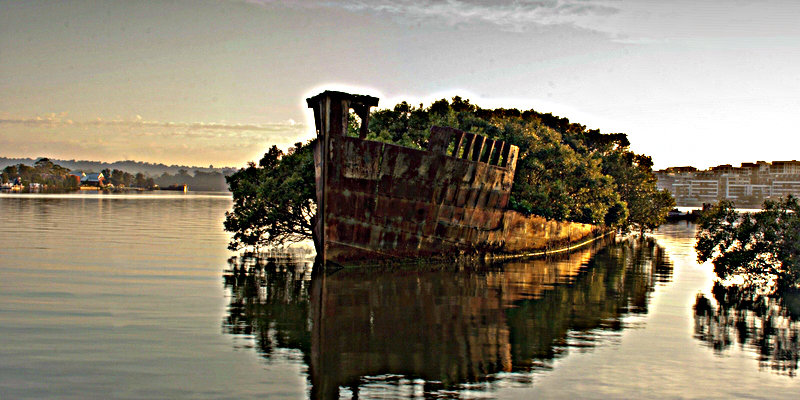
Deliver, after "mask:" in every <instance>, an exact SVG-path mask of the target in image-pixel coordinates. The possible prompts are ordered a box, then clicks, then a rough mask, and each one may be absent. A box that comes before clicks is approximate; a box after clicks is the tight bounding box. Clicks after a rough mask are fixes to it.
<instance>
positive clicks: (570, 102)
mask: <svg viewBox="0 0 800 400" xmlns="http://www.w3.org/2000/svg"><path fill="white" fill-rule="evenodd" d="M798 16H800V2H796V1H739V0H725V1H723V0H718V1H717V0H706V1H696V0H693V1H683V0H673V1H648V0H498V1H475V0H471V1H457V0H416V1H409V0H363V1H362V0H342V1H328V0H308V1H280V0H251V1H244V0H242V1H235V0H218V1H202V0H192V1H163V2H160V1H150V2H116V1H114V2H111V1H109V2H94V1H75V2H70V1H64V2H38V1H24V2H6V1H2V0H0V156H5V157H40V156H46V157H51V158H60V159H88V160H99V161H115V160H123V159H134V160H139V161H148V162H163V163H165V164H181V165H196V166H207V165H214V166H242V165H244V164H245V163H246V162H247V161H251V160H256V161H257V160H258V159H259V158H260V157H261V155H262V154H263V153H264V151H265V150H266V149H267V148H268V147H269V146H271V145H273V144H276V145H278V146H279V147H281V148H284V149H285V148H287V147H288V146H290V145H291V144H293V143H295V142H297V141H304V140H308V139H310V138H312V137H313V136H314V133H313V128H312V127H313V120H312V119H311V118H312V117H311V114H310V112H309V110H308V109H307V108H306V106H305V98H306V97H310V96H312V95H314V94H316V93H318V92H320V91H322V90H326V89H335V90H343V89H344V90H347V91H350V92H354V93H360V94H372V95H376V96H378V97H380V104H379V107H381V108H385V107H393V106H394V105H395V104H396V103H398V102H399V101H402V100H407V101H409V102H411V103H412V104H418V103H420V102H422V103H424V104H425V105H428V104H430V102H431V101H433V100H435V99H440V98H450V97H452V96H454V95H456V94H458V95H461V96H462V97H466V98H469V99H470V100H471V102H472V103H474V104H478V105H480V106H482V107H486V108H488V107H501V106H502V107H514V108H519V109H531V108H533V109H535V110H537V111H540V112H552V113H554V114H556V115H559V116H562V117H567V118H569V119H570V120H571V121H573V122H580V123H582V124H584V125H587V127H589V128H596V129H600V130H601V132H604V133H614V132H624V133H627V134H628V138H629V139H630V141H631V148H632V150H634V151H636V152H638V153H644V154H647V155H650V156H652V157H653V161H654V163H655V168H666V167H669V166H684V165H693V166H695V167H698V168H707V167H710V166H714V165H719V164H734V165H738V164H739V163H741V162H749V161H756V160H764V161H774V160H792V159H800V146H798V144H800V138H798V137H800V135H799V134H800V132H798V126H800V112H798V111H800V74H798V73H797V72H796V71H797V70H798V65H800V24H798V23H797V17H798Z"/></svg>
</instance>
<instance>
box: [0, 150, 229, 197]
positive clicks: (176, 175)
mask: <svg viewBox="0 0 800 400" xmlns="http://www.w3.org/2000/svg"><path fill="white" fill-rule="evenodd" d="M36 160H38V158H8V157H0V169H3V168H5V167H7V166H9V165H17V164H25V165H30V166H32V165H33V164H34V163H35V162H36ZM50 161H52V162H53V163H55V164H58V165H60V166H62V167H65V168H69V169H70V170H72V171H83V172H103V171H104V170H108V171H113V170H115V169H116V170H120V171H125V172H127V173H130V174H137V173H142V174H144V175H146V176H148V177H151V178H153V179H154V181H155V183H156V184H157V185H159V186H162V187H165V186H169V185H173V184H174V185H181V184H186V185H189V190H192V191H226V190H228V185H227V184H226V183H225V176H228V175H231V174H233V173H234V172H236V171H237V168H233V167H223V168H214V167H190V166H186V165H165V164H153V163H147V162H141V161H131V160H127V161H115V162H111V163H108V162H101V161H87V160H58V159H52V158H51V159H50Z"/></svg>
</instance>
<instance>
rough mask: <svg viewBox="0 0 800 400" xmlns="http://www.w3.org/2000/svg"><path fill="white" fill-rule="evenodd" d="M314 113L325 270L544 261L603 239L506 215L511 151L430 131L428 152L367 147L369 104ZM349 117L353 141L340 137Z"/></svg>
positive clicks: (314, 102)
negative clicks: (332, 266)
mask: <svg viewBox="0 0 800 400" xmlns="http://www.w3.org/2000/svg"><path fill="white" fill-rule="evenodd" d="M307 103H308V107H309V108H311V109H313V111H314V121H315V124H316V131H317V140H316V141H315V143H314V166H315V174H316V188H317V189H316V196H317V206H318V211H317V218H316V226H315V240H316V243H315V247H316V248H317V249H318V252H319V253H320V256H321V258H322V259H323V260H324V261H325V262H333V263H337V264H340V265H357V264H365V263H374V262H379V261H385V260H395V259H431V258H434V259H447V258H458V257H474V256H481V257H482V256H490V257H508V256H512V255H516V256H519V255H544V254H551V253H554V252H562V251H567V250H570V249H573V248H576V247H579V246H581V245H583V244H587V243H589V242H591V241H593V240H594V239H596V238H599V237H601V236H604V235H605V234H606V233H607V232H606V230H605V229H604V228H602V227H599V226H595V225H588V224H581V223H575V222H564V221H553V220H547V219H545V218H543V217H539V216H526V215H524V214H522V213H520V212H517V211H514V210H509V209H507V205H508V201H509V197H510V194H511V186H512V184H513V182H514V170H515V168H516V163H517V158H518V156H519V148H518V147H517V146H514V145H512V144H510V143H505V142H502V141H499V140H492V139H489V138H486V137H483V136H480V135H476V134H473V133H469V132H462V131H459V130H456V129H452V128H444V127H433V128H432V129H431V133H430V138H429V141H428V148H427V149H426V150H418V149H412V148H408V147H403V146H398V145H393V144H389V143H383V142H377V141H371V140H367V139H366V136H367V133H368V129H369V114H370V108H371V107H375V106H377V105H378V98H376V97H372V96H366V95H355V94H349V93H343V92H335V91H325V92H323V93H320V94H318V95H316V96H314V97H311V98H309V99H307ZM350 110H353V111H354V112H355V113H356V115H358V117H359V118H360V119H361V126H360V129H359V137H351V136H347V121H348V115H349V113H350Z"/></svg>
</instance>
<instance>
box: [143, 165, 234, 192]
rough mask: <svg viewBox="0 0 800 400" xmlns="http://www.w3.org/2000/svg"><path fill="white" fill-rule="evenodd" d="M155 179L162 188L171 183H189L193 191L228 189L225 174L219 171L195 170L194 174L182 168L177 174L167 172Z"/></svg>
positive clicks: (221, 190)
mask: <svg viewBox="0 0 800 400" xmlns="http://www.w3.org/2000/svg"><path fill="white" fill-rule="evenodd" d="M153 179H154V181H155V183H156V184H157V185H158V186H160V187H162V188H163V187H167V186H170V185H187V186H189V189H190V190H192V191H207V192H224V191H226V190H228V185H227V184H226V183H225V175H224V174H223V173H222V172H219V171H214V172H205V171H201V170H195V171H194V173H193V174H189V171H187V170H185V169H180V170H178V172H177V173H176V174H173V175H170V174H168V173H166V172H165V173H163V174H161V175H160V176H157V177H155V178H153Z"/></svg>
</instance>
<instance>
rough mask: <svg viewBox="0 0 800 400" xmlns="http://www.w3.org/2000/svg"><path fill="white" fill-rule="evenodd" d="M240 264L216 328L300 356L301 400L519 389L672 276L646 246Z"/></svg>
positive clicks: (613, 326) (636, 310)
mask: <svg viewBox="0 0 800 400" xmlns="http://www.w3.org/2000/svg"><path fill="white" fill-rule="evenodd" d="M601 242H605V241H601ZM609 242H610V240H609ZM244 261H245V260H244V259H242V262H241V263H239V264H238V265H237V264H234V265H233V267H234V268H233V271H234V272H237V271H238V273H237V274H235V275H227V276H226V282H227V283H226V285H228V286H229V287H230V289H231V304H230V306H229V308H228V315H227V317H226V319H225V321H224V322H223V324H224V329H225V330H226V331H227V332H228V333H231V334H242V335H247V336H248V337H252V338H254V340H255V344H256V349H257V351H259V352H260V353H261V354H262V355H263V356H264V357H267V358H270V357H274V356H276V355H278V354H282V353H281V352H280V351H277V349H280V348H288V349H299V350H300V352H301V353H302V356H303V362H304V363H305V365H307V366H308V382H309V383H310V384H311V387H310V392H309V397H310V398H337V396H338V395H339V393H340V392H341V391H342V390H349V391H350V392H351V393H353V395H354V397H355V395H356V394H358V393H360V395H361V397H362V398H369V397H371V394H372V397H382V398H395V397H398V398H400V397H403V398H404V397H407V396H403V395H399V394H396V393H393V392H392V391H393V390H399V391H401V393H403V390H406V389H408V386H409V385H410V386H412V387H415V388H414V390H422V391H423V392H424V394H425V396H424V397H425V398H440V397H446V396H450V397H454V396H453V393H454V391H455V392H458V391H461V390H464V389H467V388H470V389H476V388H478V390H481V391H483V390H492V387H491V386H489V385H491V384H492V382H494V381H497V380H507V381H516V382H529V380H530V379H531V375H530V374H528V373H529V372H532V371H537V370H540V369H542V368H545V369H546V368H549V367H551V366H552V365H553V360H555V359H558V358H561V357H563V356H565V355H567V354H569V353H570V352H571V351H573V350H574V349H582V351H583V350H585V349H587V348H591V347H593V346H595V345H598V344H602V343H604V341H605V340H607V338H608V337H609V335H614V333H613V332H616V331H619V330H621V329H623V328H625V326H626V322H625V320H626V317H628V316H631V315H635V314H641V313H646V312H647V309H648V303H649V296H650V294H651V293H652V291H653V290H654V286H655V285H656V284H657V283H658V282H665V281H668V280H670V279H671V275H672V266H671V263H670V262H669V260H668V259H667V257H666V254H665V253H664V250H663V249H662V248H660V247H659V246H658V245H657V244H656V242H655V240H652V239H645V240H638V239H629V240H627V241H620V242H618V243H616V244H614V243H597V244H596V246H594V245H593V246H586V247H585V248H583V249H581V250H578V251H575V252H572V253H570V254H563V255H560V256H556V257H552V258H549V259H543V258H542V259H535V260H511V261H503V262H502V263H496V264H491V265H486V264H482V263H447V264H430V265H425V266H413V267H406V268H404V267H402V266H400V267H398V266H394V265H393V266H390V267H388V268H382V267H377V268H352V269H344V270H339V271H337V272H335V273H331V274H317V275H315V276H312V275H313V273H312V272H311V271H312V268H311V266H310V265H302V264H300V265H294V266H293V265H291V264H290V263H289V262H288V261H290V260H287V261H281V260H279V259H274V261H272V260H260V261H259V260H254V262H252V263H251V264H247V265H245V262H244ZM245 266H247V268H243V267H245ZM237 267H238V268H237ZM245 270H247V272H245ZM283 354H285V353H283ZM501 373H510V374H509V375H505V376H503V374H501ZM404 382H405V383H404ZM404 387H405V388H404ZM371 390H374V391H372V392H370V391H371ZM393 394H396V395H393Z"/></svg>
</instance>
